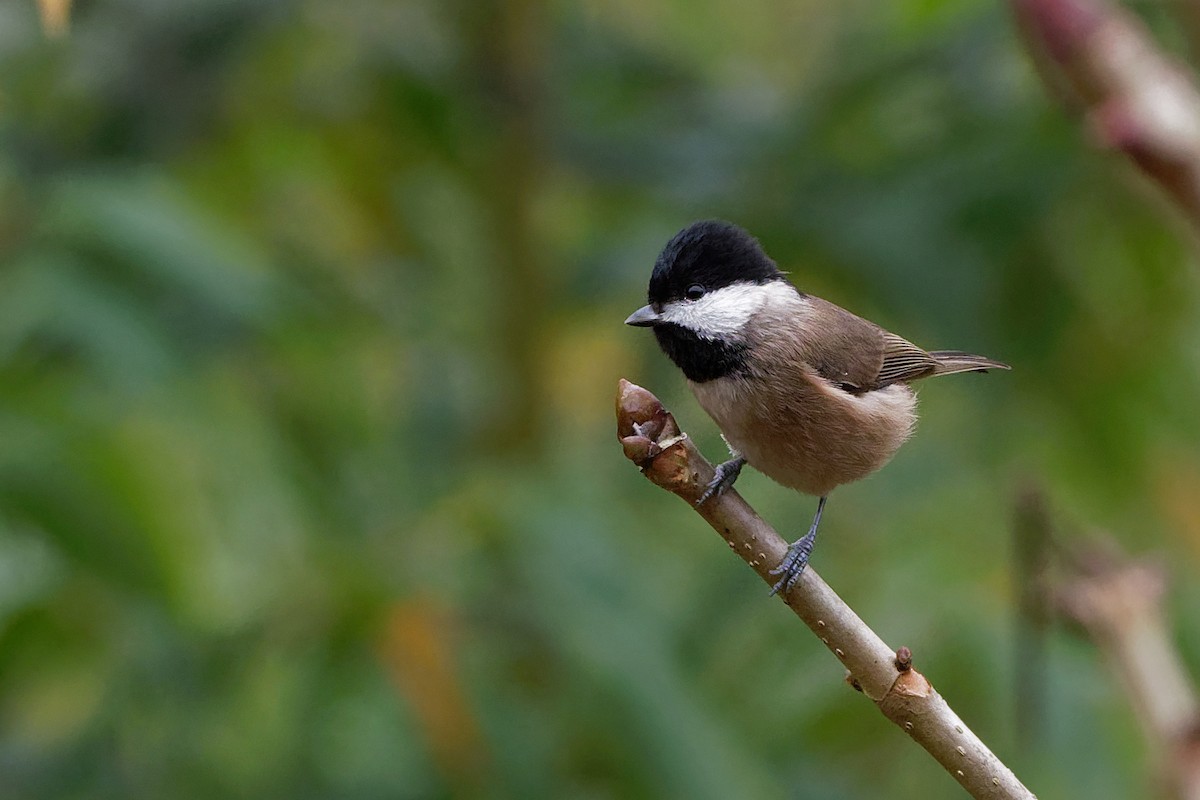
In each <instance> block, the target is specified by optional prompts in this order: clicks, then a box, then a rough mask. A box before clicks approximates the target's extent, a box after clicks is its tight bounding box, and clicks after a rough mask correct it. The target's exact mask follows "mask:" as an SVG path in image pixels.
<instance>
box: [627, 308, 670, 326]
mask: <svg viewBox="0 0 1200 800" xmlns="http://www.w3.org/2000/svg"><path fill="white" fill-rule="evenodd" d="M660 322H662V317H660V316H659V315H658V312H657V311H655V310H654V309H653V308H651V307H650V306H642V307H641V308H639V309H638V310H637V311H635V312H633V313H632V314H630V315H629V319H627V320H625V324H626V325H636V326H637V327H639V328H650V327H653V326H655V325H657V324H658V323H660Z"/></svg>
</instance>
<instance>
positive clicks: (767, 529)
mask: <svg viewBox="0 0 1200 800" xmlns="http://www.w3.org/2000/svg"><path fill="white" fill-rule="evenodd" d="M617 437H618V438H619V439H620V440H621V445H622V446H623V447H624V449H625V455H626V456H627V457H628V458H629V459H630V460H631V461H633V462H634V463H635V464H637V465H638V467H640V468H641V470H642V473H643V474H644V475H645V476H646V477H647V478H649V479H650V480H651V481H653V482H654V483H656V484H658V485H659V486H661V487H662V488H664V489H666V490H667V491H669V492H672V493H674V494H676V495H679V497H681V498H682V499H683V500H684V501H686V502H687V504H688V505H689V506H691V507H693V508H695V503H696V500H697V499H698V498H699V497H700V494H701V493H702V492H703V491H704V487H705V486H706V485H707V484H708V482H709V481H710V480H712V477H713V467H712V465H711V464H709V462H708V461H707V460H706V459H705V458H704V456H702V455H701V454H700V452H699V451H698V450H697V449H696V447H695V445H693V444H692V442H691V440H690V439H689V438H688V437H687V436H686V435H685V434H683V433H681V432H680V430H679V427H678V425H676V423H675V418H674V417H673V416H672V415H671V414H670V413H669V412H668V411H667V410H666V409H664V408H663V406H662V403H660V402H659V400H658V398H656V397H655V396H654V395H652V394H651V393H650V392H648V391H646V390H645V389H643V388H641V387H640V386H635V385H634V384H632V383H630V382H629V381H626V380H622V381H621V382H620V385H619V387H618V390H617ZM696 511H697V513H699V514H700V516H702V517H704V520H705V521H706V522H708V524H709V525H711V526H712V527H713V528H714V529H715V530H716V531H717V533H719V534H720V535H721V537H722V538H723V539H724V540H725V541H726V543H727V544H728V545H729V547H730V549H732V550H733V551H734V552H735V553H737V554H738V555H739V556H741V558H742V559H743V560H744V561H745V562H746V563H747V564H749V565H750V566H751V567H753V568H754V571H755V572H757V573H758V575H759V577H760V578H762V579H763V581H765V582H766V583H767V585H772V584H774V582H775V578H774V577H773V576H771V575H770V574H769V571H770V569H771V568H772V567H774V566H775V565H776V564H778V563H779V561H780V560H781V559H782V558H783V555H784V552H785V551H786V550H787V543H786V542H785V541H784V540H783V539H782V538H781V537H780V536H779V534H778V533H776V532H775V530H774V529H773V528H771V526H769V525H768V524H767V523H765V522H763V520H762V518H761V517H759V516H758V514H756V513H754V510H753V509H752V508H750V506H749V505H747V504H746V501H745V500H743V499H742V498H741V496H740V495H738V493H737V492H736V491H732V490H731V491H728V492H726V493H725V494H723V495H721V496H720V497H717V498H714V499H712V500H710V501H708V502H707V503H705V504H704V505H703V506H702V507H700V508H698V509H696ZM784 601H785V602H786V603H787V604H788V606H789V607H790V608H791V609H792V611H794V612H796V615H797V616H798V617H800V619H802V620H803V621H804V624H805V625H807V626H808V627H809V628H810V629H812V632H813V633H815V634H816V635H817V637H818V638H820V640H821V641H822V642H823V643H824V644H825V646H826V647H828V648H829V650H830V651H831V652H832V653H833V654H834V655H835V656H837V658H838V660H839V661H841V662H842V664H843V665H844V666H845V667H846V668H847V669H848V670H849V671H850V672H849V675H847V681H848V682H849V683H850V685H851V686H853V687H854V688H856V689H859V690H860V691H861V692H862V693H863V694H865V695H866V696H867V697H869V698H871V700H872V701H873V702H874V703H875V705H876V706H878V707H879V710H880V711H881V712H883V714H884V716H886V717H887V718H888V719H890V720H891V721H892V722H894V723H896V724H897V725H899V726H900V728H901V729H902V730H903V731H904V732H905V733H907V734H908V735H909V736H910V737H912V738H913V739H914V740H916V742H917V743H918V744H919V745H921V746H922V747H924V748H925V749H926V750H927V751H928V752H929V754H930V755H931V756H933V757H934V759H936V760H937V762H938V763H939V764H941V765H942V766H943V767H944V768H945V769H946V771H947V772H949V773H950V774H951V775H952V776H954V778H955V779H956V780H957V781H958V782H959V783H960V784H961V785H962V787H963V788H964V789H966V790H967V792H969V793H970V794H971V796H972V797H976V798H995V799H999V798H1025V799H1026V800H1028V799H1029V798H1033V797H1034V795H1033V794H1032V793H1031V792H1030V791H1029V790H1028V789H1026V788H1025V787H1024V786H1023V785H1022V784H1021V782H1020V781H1019V780H1017V777H1016V776H1015V775H1013V773H1012V770H1010V769H1009V768H1008V767H1007V766H1005V765H1004V764H1003V762H1001V761H1000V759H998V758H997V757H996V756H995V755H994V754H993V753H992V751H991V750H989V749H988V748H987V746H986V745H984V743H983V742H981V741H980V740H979V737H977V736H976V735H975V734H974V733H972V732H971V730H970V728H968V727H967V726H966V724H965V723H963V721H962V720H961V719H959V718H958V715H957V714H955V713H954V711H953V710H952V709H951V708H950V706H949V705H947V704H946V701H945V700H943V699H942V696H941V695H939V694H938V693H937V692H936V691H935V690H934V688H933V686H932V685H931V684H930V683H929V681H928V680H927V679H926V678H925V676H924V675H922V674H921V673H920V672H917V670H915V669H913V668H912V654H911V653H910V652H909V650H908V648H907V647H902V648H900V649H899V650H898V651H893V650H891V649H890V648H889V647H888V646H887V645H886V644H884V642H883V640H882V639H880V638H879V637H878V636H877V635H876V634H875V632H874V631H872V630H871V629H870V628H869V627H867V625H866V623H865V622H863V621H862V620H861V619H859V617H858V615H857V614H855V613H854V611H853V610H852V609H851V608H850V607H849V606H847V605H846V604H845V602H843V601H842V599H841V598H840V597H838V596H837V594H835V593H834V591H833V590H832V589H830V588H829V586H828V585H827V584H826V583H825V581H823V580H821V578H820V576H819V575H817V573H816V572H815V571H814V570H813V568H812V567H809V568H808V569H806V570H805V571H804V573H803V575H801V577H800V580H799V581H797V583H796V585H795V586H794V587H793V588H792V591H791V592H790V593H788V595H787V596H786V597H785V598H784Z"/></svg>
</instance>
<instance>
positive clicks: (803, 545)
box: [771, 497, 826, 597]
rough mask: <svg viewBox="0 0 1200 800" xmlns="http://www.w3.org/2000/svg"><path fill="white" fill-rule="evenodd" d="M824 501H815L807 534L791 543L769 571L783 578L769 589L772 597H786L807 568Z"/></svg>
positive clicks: (815, 539) (823, 499) (823, 508)
mask: <svg viewBox="0 0 1200 800" xmlns="http://www.w3.org/2000/svg"><path fill="white" fill-rule="evenodd" d="M825 499H826V498H824V497H822V498H821V499H820V500H818V501H817V515H816V516H815V517H813V521H812V526H811V527H809V529H808V533H806V534H804V535H803V536H801V537H800V538H799V539H797V540H796V541H794V542H792V543H791V544H790V545H789V546H788V549H787V553H786V554H785V555H784V557H783V560H782V561H780V562H779V566H778V567H776V568H775V569H773V570H771V574H772V575H782V576H783V577H781V578H780V579H779V582H778V583H776V584H775V585H774V586H772V587H771V594H772V595H774V594H777V593H780V592H782V593H783V595H784V597H786V596H787V593H788V592H790V591H791V590H792V587H793V586H795V585H796V581H798V580H800V576H801V575H802V574H803V573H804V568H805V567H806V566H808V557H809V556H810V555H812V551H813V544H815V543H816V541H817V526H818V525H820V524H821V512H822V511H824V510H825Z"/></svg>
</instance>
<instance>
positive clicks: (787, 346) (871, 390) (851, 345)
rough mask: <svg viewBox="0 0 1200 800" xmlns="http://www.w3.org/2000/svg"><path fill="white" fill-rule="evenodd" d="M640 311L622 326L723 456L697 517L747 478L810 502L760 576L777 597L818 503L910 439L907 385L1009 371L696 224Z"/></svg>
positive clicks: (806, 547)
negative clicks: (650, 335)
mask: <svg viewBox="0 0 1200 800" xmlns="http://www.w3.org/2000/svg"><path fill="white" fill-rule="evenodd" d="M647 299H648V300H649V305H646V306H644V307H642V308H639V309H638V310H637V311H635V312H633V314H631V315H630V316H629V319H627V320H625V323H626V324H627V325H636V326H641V327H648V328H652V329H653V330H654V336H655V338H657V339H658V343H659V346H660V347H662V350H663V352H664V353H666V354H667V356H668V357H669V358H670V359H671V360H672V361H673V362H675V365H676V366H678V367H679V368H680V369H681V370H683V374H684V375H685V376H686V377H687V380H688V385H689V386H690V387H691V389H692V392H693V393H695V395H696V399H697V400H699V402H700V405H701V407H703V408H704V410H705V411H706V412H708V415H709V416H710V417H712V418H713V421H714V422H716V423H717V426H718V427H719V428H720V429H721V433H722V434H723V435H724V437H725V440H726V441H727V442H728V444H729V449H730V451H731V455H732V458H731V459H730V460H729V461H726V462H725V463H723V464H721V465H720V466H719V467H718V468H717V476H716V478H714V479H713V481H712V483H710V484H709V485H708V487H707V489H706V491H705V492H704V494H703V495H702V496H701V498H700V500H699V503H704V502H706V501H707V500H708V499H710V498H711V497H713V496H715V495H719V494H720V493H722V492H724V491H725V490H726V489H728V488H729V487H730V486H732V485H733V483H734V481H736V480H737V477H738V474H739V473H740V472H741V469H742V467H743V465H745V464H749V465H750V466H752V467H754V468H755V469H757V470H759V471H760V472H762V473H764V474H765V475H767V476H768V477H770V478H772V479H773V480H775V481H777V482H778V483H781V484H783V485H784V486H788V487H791V488H793V489H796V490H798V491H801V492H804V493H806V494H811V495H815V496H816V497H818V498H820V500H819V501H818V503H817V513H816V516H815V517H814V518H813V522H812V525H811V527H809V529H808V533H806V534H805V535H804V536H802V537H800V538H799V539H798V540H796V541H795V542H793V543H792V544H791V546H789V547H788V551H787V555H786V556H785V557H784V558H783V560H782V561H781V562H780V564H779V565H778V566H777V567H776V568H775V569H773V570H771V574H772V575H778V576H780V577H779V581H778V582H777V583H776V584H775V586H774V588H772V590H771V594H775V593H776V592H782V593H784V594H785V595H786V593H787V592H788V591H789V590H790V589H791V588H792V586H793V585H795V583H796V581H797V580H798V579H799V578H800V575H801V573H802V572H803V571H804V567H805V565H806V564H807V563H808V558H809V555H810V554H811V553H812V549H813V543H814V541H815V540H816V535H817V526H818V525H819V524H820V522H821V512H822V511H823V510H824V508H825V500H826V498H827V497H828V496H829V493H830V492H831V491H833V489H834V488H835V487H837V486H841V485H842V484H844V483H850V482H851V481H856V480H858V479H860V478H864V477H866V476H867V475H870V474H871V473H872V472H874V471H875V470H877V469H879V468H880V467H882V466H883V465H884V464H886V463H887V462H888V461H889V460H890V459H891V457H892V456H893V455H894V454H895V453H896V451H897V450H898V449H899V448H900V445H902V444H904V442H905V440H907V439H908V437H909V436H910V435H912V432H913V428H914V426H915V424H916V420H917V412H916V405H917V403H916V396H915V395H914V393H913V390H912V388H911V387H910V386H909V384H910V383H911V382H912V381H915V380H918V379H921V378H928V377H932V376H935V375H950V374H953V373H956V372H986V371H987V370H989V369H1009V366H1008V365H1007V364H1004V363H1001V362H999V361H994V360H992V359H990V358H985V357H983V356H977V355H972V354H970V353H964V352H961V351H958V350H931V351H928V352H927V351H925V350H922V349H921V348H920V347H917V346H916V345H914V344H912V343H911V342H908V341H907V340H905V339H902V338H901V337H899V336H897V335H896V334H894V333H889V332H888V331H886V330H884V329H883V328H881V327H879V326H878V325H876V324H874V323H873V322H868V321H867V320H865V319H863V318H861V317H858V316H855V315H854V314H851V313H850V312H849V311H846V310H845V309H843V308H840V307H839V306H836V305H834V304H833V303H830V302H827V301H825V300H822V299H821V298H819V297H815V296H813V295H810V294H805V293H804V292H802V291H800V290H799V289H797V288H796V287H794V286H793V285H792V284H791V283H789V282H788V281H787V279H786V278H785V277H784V274H783V273H782V272H780V271H779V268H778V267H776V265H775V262H774V261H772V260H771V259H770V258H769V257H768V256H767V254H766V253H764V252H763V250H762V247H760V246H759V243H758V241H757V240H755V239H754V237H752V236H751V235H750V234H748V233H747V232H746V231H744V230H742V229H741V228H739V227H737V226H736V225H732V224H730V223H728V222H722V221H719V220H707V221H703V222H696V223H693V224H692V225H689V226H688V227H686V228H684V229H683V230H682V231H680V232H679V233H677V234H676V235H675V236H674V238H672V239H671V241H669V242H668V243H667V246H666V247H665V248H663V251H662V253H661V254H659V256H658V260H657V262H655V264H654V272H653V273H652V274H651V276H650V288H649V292H648V296H647Z"/></svg>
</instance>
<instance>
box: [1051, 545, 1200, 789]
mask: <svg viewBox="0 0 1200 800" xmlns="http://www.w3.org/2000/svg"><path fill="white" fill-rule="evenodd" d="M1061 555H1062V557H1061V559H1060V562H1061V565H1062V566H1063V567H1064V569H1065V571H1066V572H1067V575H1066V576H1065V579H1064V580H1063V582H1062V584H1061V585H1060V586H1059V587H1058V588H1057V590H1056V591H1055V592H1054V593H1053V595H1054V601H1055V605H1056V606H1057V607H1058V608H1059V609H1060V610H1061V611H1063V612H1064V613H1065V614H1066V615H1067V616H1068V617H1069V618H1071V619H1072V620H1074V621H1076V622H1078V623H1079V624H1081V625H1082V626H1083V628H1084V629H1085V630H1086V631H1087V632H1088V635H1089V636H1090V637H1091V639H1092V640H1093V641H1094V642H1095V643H1096V646H1097V647H1098V648H1099V649H1100V651H1101V652H1102V653H1103V654H1104V656H1105V657H1106V658H1107V660H1108V661H1109V662H1110V663H1111V664H1112V666H1113V668H1114V669H1115V671H1116V672H1117V674H1118V676H1119V678H1120V681H1121V683H1122V684H1123V685H1124V687H1125V694H1126V696H1127V697H1128V699H1129V702H1130V703H1131V704H1132V706H1133V710H1134V713H1135V714H1136V715H1137V718H1138V720H1139V721H1140V722H1141V724H1142V730H1143V732H1144V733H1145V736H1146V739H1147V741H1148V743H1149V745H1150V751H1151V753H1152V754H1153V757H1154V759H1155V761H1156V762H1157V764H1156V766H1157V767H1158V772H1159V773H1160V774H1162V775H1165V776H1166V778H1167V782H1168V783H1169V785H1170V787H1171V790H1172V792H1173V794H1174V796H1175V797H1178V798H1180V800H1200V701H1198V700H1197V698H1196V691H1195V689H1194V688H1193V686H1192V682H1191V679H1190V678H1189V677H1188V674H1187V671H1186V670H1185V669H1184V667H1183V663H1182V661H1181V659H1180V657H1179V653H1178V651H1177V650H1176V648H1175V646H1174V644H1172V642H1171V637H1170V634H1169V632H1168V628H1167V621H1166V614H1165V613H1164V611H1163V605H1162V597H1163V592H1164V589H1165V588H1166V576H1165V574H1164V570H1163V568H1162V566H1161V565H1160V564H1157V563H1150V562H1144V561H1143V562H1139V561H1133V560H1131V559H1129V558H1128V557H1127V556H1125V555H1124V554H1122V553H1121V552H1120V550H1119V549H1117V546H1116V544H1115V543H1114V542H1112V541H1107V542H1098V543H1094V544H1092V545H1091V546H1089V547H1088V548H1087V549H1082V548H1075V549H1074V550H1071V551H1065V552H1063V553H1062V554H1061Z"/></svg>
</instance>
